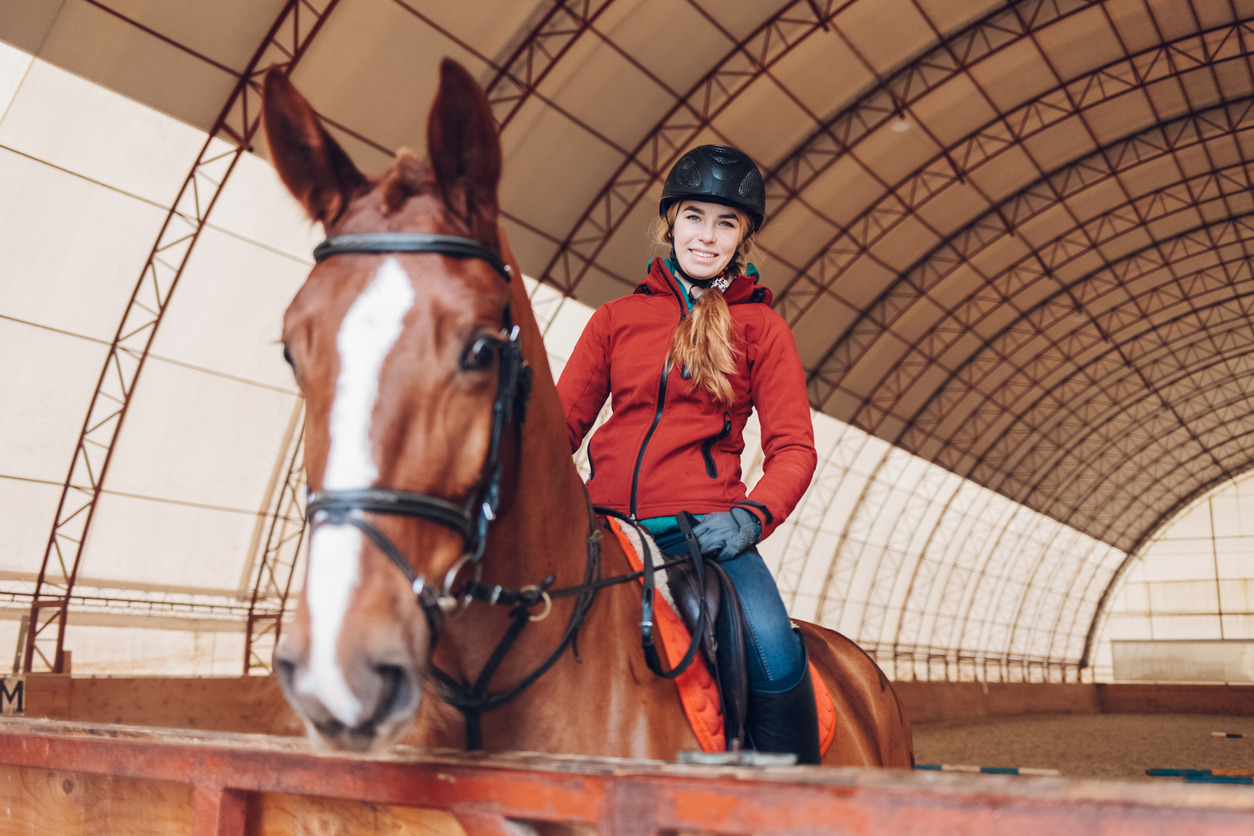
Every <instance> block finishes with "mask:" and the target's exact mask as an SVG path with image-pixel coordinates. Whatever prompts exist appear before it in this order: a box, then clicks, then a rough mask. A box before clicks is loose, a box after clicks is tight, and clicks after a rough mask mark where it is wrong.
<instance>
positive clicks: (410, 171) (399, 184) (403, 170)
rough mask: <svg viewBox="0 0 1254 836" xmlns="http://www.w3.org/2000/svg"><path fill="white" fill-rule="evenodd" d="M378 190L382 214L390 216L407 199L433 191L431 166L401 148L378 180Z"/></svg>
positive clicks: (411, 152)
mask: <svg viewBox="0 0 1254 836" xmlns="http://www.w3.org/2000/svg"><path fill="white" fill-rule="evenodd" d="M379 188H380V189H382V191H383V214H384V216H387V215H391V214H392V213H393V212H395V211H396V210H398V209H400V208H401V206H403V205H404V203H405V201H406V200H408V199H409V198H411V197H415V196H417V195H421V194H426V193H428V192H433V191H435V180H434V178H433V177H432V176H431V165H430V164H429V163H426V162H424V161H422V160H420V159H418V157H416V156H415V155H414V152H413V151H411V150H409V149H408V148H402V149H400V150H399V151H397V152H396V160H395V162H393V163H392V167H391V168H389V169H388V170H387V171H385V172H384V173H383V176H382V177H380V178H379Z"/></svg>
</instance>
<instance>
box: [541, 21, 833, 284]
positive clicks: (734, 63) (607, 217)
mask: <svg viewBox="0 0 1254 836" xmlns="http://www.w3.org/2000/svg"><path fill="white" fill-rule="evenodd" d="M851 3H852V0H846V2H844V3H839V4H837V3H836V2H835V0H825V2H824V3H823V4H822V5H823V10H822V11H820V9H819V4H818V3H816V2H813V0H794V2H791V3H789V4H787V5H786V6H784V7H783V8H782V9H780V10H779V11H777V12H775V13H774V14H773V15H772V16H771V17H770V18H768V19H767V20H766V22H764V23H762V24H761V25H760V26H758V27H757V28H756V29H755V30H754V31H753V32H752V33H750V34H749V35H748V36H747V37H746V38H744V39H743V40H741V41H739V42H737V43H736V44H735V46H734V47H733V48H732V49H731V51H730V52H729V53H728V54H727V55H726V57H724V58H723V59H722V60H721V61H720V62H719V63H718V65H717V66H715V68H714V69H712V70H711V71H710V72H708V73H707V74H706V75H705V76H703V77H702V78H701V80H700V81H698V82H697V83H696V84H695V85H694V86H693V87H692V88H691V89H690V90H689V91H688V92H687V93H686V94H685V95H684V96H683V98H682V99H680V101H678V102H676V103H675V105H674V106H672V107H671V109H670V110H669V111H667V113H666V115H665V116H663V117H662V119H661V120H660V121H659V122H658V123H657V124H656V125H655V126H654V127H653V129H652V130H650V131H649V132H648V133H647V134H646V135H645V138H644V139H643V140H641V141H640V143H639V144H638V145H637V146H636V147H635V149H634V150H633V151H632V152H631V154H630V156H628V157H627V158H626V159H625V160H624V161H623V162H622V163H621V164H620V165H619V167H618V169H617V170H616V171H615V172H614V175H613V176H612V177H611V178H610V181H609V182H608V183H607V184H606V185H605V186H604V187H602V188H601V190H600V191H599V192H598V193H597V196H596V197H595V198H594V199H593V201H592V203H591V204H590V205H589V206H588V208H587V209H586V210H584V212H583V214H582V215H581V216H580V218H579V220H578V221H576V223H575V225H574V227H573V228H572V229H571V231H570V233H569V234H568V235H567V236H566V237H565V238H564V239H563V240H562V243H561V246H560V247H558V249H557V252H556V253H554V255H553V256H552V257H551V259H550V260H549V263H548V265H547V266H546V267H545V268H544V271H543V272H542V273H541V277H542V279H543V280H544V281H547V282H548V283H550V284H552V285H553V286H554V287H557V288H558V289H560V290H561V291H562V292H563V293H566V294H568V295H572V294H573V293H574V291H575V289H576V288H577V287H578V286H579V283H580V282H581V281H582V280H583V278H584V276H585V275H587V273H588V270H590V269H591V268H592V265H593V263H594V262H595V261H596V258H597V256H598V255H599V254H600V252H601V250H602V249H603V248H604V247H605V245H606V243H607V242H608V241H609V239H610V238H611V237H612V236H613V234H614V232H615V231H616V230H617V229H618V227H619V225H620V224H622V222H623V220H624V219H625V218H626V217H627V216H628V215H629V214H630V213H631V210H632V209H633V208H634V207H635V206H636V204H637V203H639V202H640V200H641V198H643V197H644V196H645V194H647V193H648V191H649V189H650V188H651V187H652V186H653V185H654V184H655V183H657V182H658V180H659V179H661V178H662V177H664V176H665V175H666V172H667V171H668V170H669V169H670V166H671V164H672V163H673V162H674V161H675V160H676V159H677V158H678V157H679V155H680V154H682V153H683V152H684V150H686V149H687V147H688V145H689V144H691V142H692V141H693V139H695V138H696V137H697V136H698V135H699V134H700V133H701V132H702V131H703V130H705V129H706V128H707V127H708V126H709V124H710V122H711V120H712V119H714V117H716V116H718V114H720V113H722V112H723V110H724V109H726V108H727V106H728V105H729V104H731V103H732V102H733V101H735V99H736V97H737V96H739V95H740V94H741V93H743V92H744V91H745V90H747V89H748V88H749V87H750V86H751V85H752V84H753V82H754V81H756V80H757V79H758V78H760V77H761V76H762V75H763V74H764V73H766V72H768V71H769V70H770V69H771V67H772V66H774V64H775V63H776V62H778V61H779V60H780V59H781V58H783V57H784V56H785V55H787V54H788V53H789V52H791V51H792V49H793V48H794V47H796V46H797V45H798V44H799V43H801V42H802V41H804V40H805V39H806V38H808V37H809V36H810V35H812V34H814V33H815V32H818V31H823V30H825V29H826V28H828V27H829V26H830V24H831V20H832V18H834V17H835V16H836V14H837V13H838V12H839V11H841V10H843V9H844V8H846V7H847V6H849V5H851ZM833 7H835V8H833Z"/></svg>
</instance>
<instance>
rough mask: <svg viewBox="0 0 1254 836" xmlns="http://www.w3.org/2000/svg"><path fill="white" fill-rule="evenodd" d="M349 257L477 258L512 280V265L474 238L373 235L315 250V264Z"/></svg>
mask: <svg viewBox="0 0 1254 836" xmlns="http://www.w3.org/2000/svg"><path fill="white" fill-rule="evenodd" d="M349 253H435V254H436V255H447V256H452V257H453V258H477V259H479V260H480V261H486V262H487V263H488V264H490V265H492V267H493V269H495V270H496V272H498V273H500V274H501V277H502V278H504V279H505V281H507V282H508V281H509V280H510V272H511V271H510V269H509V265H508V264H506V263H505V262H504V261H502V260H501V257H500V256H499V255H497V254H496V253H494V252H492V251H491V250H489V249H488V248H487V247H485V246H483V244H480V243H479V242H478V241H475V240H473V239H470V238H461V237H458V236H456V235H435V234H433V233H428V232H369V233H361V234H358V235H337V236H335V237H334V238H328V239H327V240H325V241H323V242H322V243H321V244H319V245H318V246H316V247H314V251H313V256H314V261H322V260H323V259H326V258H330V257H331V256H333V255H346V254H349Z"/></svg>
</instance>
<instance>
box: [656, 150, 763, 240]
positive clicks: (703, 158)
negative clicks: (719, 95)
mask: <svg viewBox="0 0 1254 836" xmlns="http://www.w3.org/2000/svg"><path fill="white" fill-rule="evenodd" d="M685 198H691V199H693V200H702V201H709V202H711V203H722V204H724V205H726V206H732V207H734V208H736V209H742V210H744V211H745V212H747V213H748V214H749V217H751V218H753V231H754V232H756V231H757V230H758V227H760V226H762V221H763V219H764V218H765V217H766V191H765V189H763V187H762V173H761V172H760V171H758V167H757V166H756V165H754V164H753V160H751V159H749V156H748V155H747V154H745V153H744V152H743V151H737V150H736V149H735V148H728V147H727V146H726V145H700V146H698V147H696V148H693V149H692V150H691V151H689V152H688V153H686V154H684V155H683V156H682V157H680V158H679V162H677V163H675V166H674V167H673V168H672V169H671V173H670V174H668V175H666V185H665V186H663V187H662V202H661V203H660V204H659V205H658V213H659V214H660V215H662V217H666V210H667V209H669V208H670V206H671V204H672V203H674V202H675V201H677V200H684V199H685Z"/></svg>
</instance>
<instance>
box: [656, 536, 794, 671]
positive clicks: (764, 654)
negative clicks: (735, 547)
mask: <svg viewBox="0 0 1254 836" xmlns="http://www.w3.org/2000/svg"><path fill="white" fill-rule="evenodd" d="M665 519H673V518H658V519H657V520H656V521H655V520H644V521H643V522H644V524H645V526H646V527H647V528H649V529H650V530H658V529H660V530H661V531H665V532H666V533H655V534H654V540H655V541H656V542H657V545H658V548H659V549H661V550H662V551H663V552H664V553H666V554H667V555H686V554H687V553H688V549H687V546H686V545H685V543H684V535H683V534H682V533H681V532H680V531H678V529H677V527H676V530H674V531H666V529H668V528H670V526H661V525H657V524H656V523H657V522H660V521H661V520H665ZM651 523H652V524H651ZM720 565H721V566H722V567H723V569H725V570H726V571H727V575H728V577H730V578H731V580H732V583H734V584H735V585H736V592H738V593H739V594H740V602H741V605H742V606H743V608H744V611H745V621H746V622H747V623H748V628H749V629H748V630H747V632H746V635H745V644H746V645H747V647H746V651H747V653H746V655H747V657H748V663H749V688H750V689H751V690H753V691H757V692H758V693H763V694H775V693H783V692H785V691H789V690H791V689H792V688H793V687H794V686H796V684H797V683H798V682H799V681H800V680H801V676H802V674H803V673H805V653H804V651H803V649H802V647H801V638H800V637H799V636H797V634H796V633H794V632H793V630H792V622H791V621H789V620H788V610H787V609H785V608H784V600H783V598H781V597H780V594H779V587H777V586H776V585H775V578H773V577H772V576H771V572H770V570H769V569H767V568H766V562H765V561H764V560H763V559H762V555H760V554H758V550H757V549H756V548H750V549H749V550H748V551H745V552H741V553H740V554H739V555H738V556H737V557H735V558H732V559H731V560H726V561H723V562H722V563H720ZM724 603H726V602H724ZM714 635H715V638H717V639H718V644H719V647H720V649H721V648H726V647H730V642H731V622H730V620H729V615H728V610H727V607H726V606H723V607H720V609H719V616H718V621H716V622H715V624H714ZM719 656H720V657H722V656H723V653H722V652H721V650H720V652H719ZM720 663H721V659H720Z"/></svg>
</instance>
